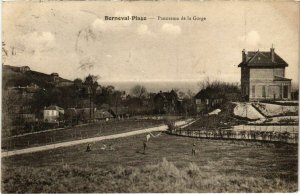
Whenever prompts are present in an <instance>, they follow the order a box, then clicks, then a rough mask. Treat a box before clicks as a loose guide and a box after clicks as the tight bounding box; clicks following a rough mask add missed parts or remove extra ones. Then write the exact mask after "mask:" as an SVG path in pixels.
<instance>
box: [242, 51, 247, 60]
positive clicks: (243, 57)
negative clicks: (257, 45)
mask: <svg viewBox="0 0 300 194" xmlns="http://www.w3.org/2000/svg"><path fill="white" fill-rule="evenodd" d="M242 59H243V62H246V51H245V49H243V51H242Z"/></svg>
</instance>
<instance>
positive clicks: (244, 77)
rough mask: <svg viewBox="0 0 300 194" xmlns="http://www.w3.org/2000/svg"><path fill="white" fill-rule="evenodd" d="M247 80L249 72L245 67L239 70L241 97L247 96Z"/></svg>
mask: <svg viewBox="0 0 300 194" xmlns="http://www.w3.org/2000/svg"><path fill="white" fill-rule="evenodd" d="M249 79H250V71H249V68H247V67H242V69H241V90H242V96H248V95H249Z"/></svg>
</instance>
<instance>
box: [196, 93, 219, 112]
mask: <svg viewBox="0 0 300 194" xmlns="http://www.w3.org/2000/svg"><path fill="white" fill-rule="evenodd" d="M194 99H195V104H196V108H197V110H196V111H197V113H204V112H207V111H210V110H213V109H214V108H217V107H218V106H219V105H220V104H221V103H222V102H223V101H224V96H223V95H222V94H220V92H219V91H218V90H217V89H214V88H206V89H202V90H200V92H198V93H197V94H196V95H195V97H194Z"/></svg>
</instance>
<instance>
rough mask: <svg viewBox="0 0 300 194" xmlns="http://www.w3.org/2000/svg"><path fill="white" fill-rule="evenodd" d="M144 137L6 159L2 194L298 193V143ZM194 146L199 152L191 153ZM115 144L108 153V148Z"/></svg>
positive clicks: (167, 136)
mask: <svg viewBox="0 0 300 194" xmlns="http://www.w3.org/2000/svg"><path fill="white" fill-rule="evenodd" d="M144 139H145V135H139V136H132V137H128V138H120V139H115V140H107V141H103V142H97V143H95V144H93V145H92V151H91V152H85V148H86V145H78V146H74V147H68V148H59V149H55V150H50V151H45V152H38V153H33V154H27V155H20V156H13V157H9V158H3V159H2V192H21V193H23V192H275V191H276V192H295V191H296V190H297V163H298V157H297V146H293V145H288V144H273V143H260V142H243V141H226V140H208V139H201V140H200V139H192V138H185V137H177V136H171V135H167V134H164V133H163V134H162V135H161V136H159V137H156V138H152V139H150V141H149V143H148V147H147V150H146V154H143V153H142V141H143V140H144ZM193 143H196V149H197V153H196V156H192V155H191V149H192V144H193ZM104 144H106V145H107V147H110V148H111V149H106V150H103V149H101V148H103V145H104Z"/></svg>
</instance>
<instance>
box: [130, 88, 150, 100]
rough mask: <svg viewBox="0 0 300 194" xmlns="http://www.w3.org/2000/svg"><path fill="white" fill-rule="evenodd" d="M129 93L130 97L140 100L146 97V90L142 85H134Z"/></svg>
mask: <svg viewBox="0 0 300 194" xmlns="http://www.w3.org/2000/svg"><path fill="white" fill-rule="evenodd" d="M130 93H131V95H132V96H134V97H137V98H139V99H142V98H144V97H146V96H147V93H148V92H147V89H146V88H145V87H144V86H142V85H136V86H134V87H133V88H132V89H131V90H130Z"/></svg>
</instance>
